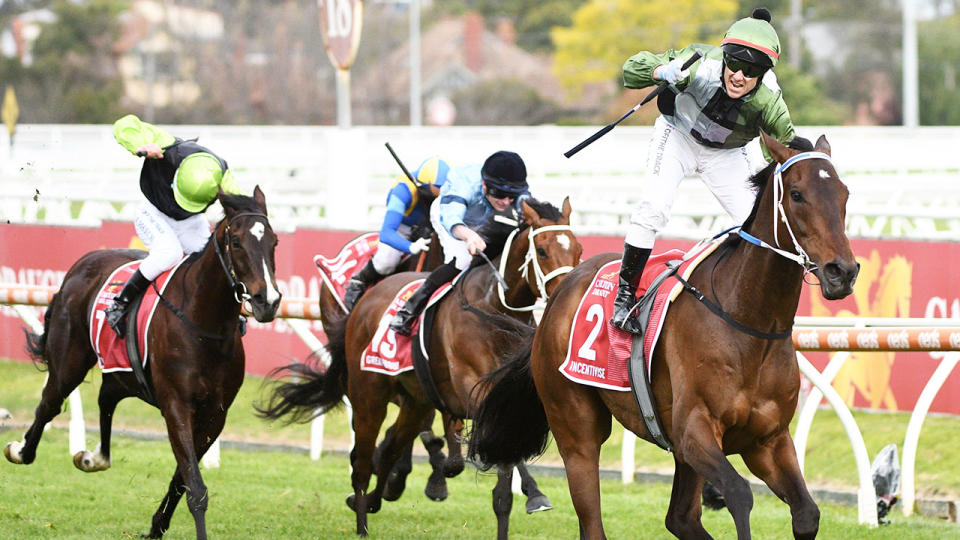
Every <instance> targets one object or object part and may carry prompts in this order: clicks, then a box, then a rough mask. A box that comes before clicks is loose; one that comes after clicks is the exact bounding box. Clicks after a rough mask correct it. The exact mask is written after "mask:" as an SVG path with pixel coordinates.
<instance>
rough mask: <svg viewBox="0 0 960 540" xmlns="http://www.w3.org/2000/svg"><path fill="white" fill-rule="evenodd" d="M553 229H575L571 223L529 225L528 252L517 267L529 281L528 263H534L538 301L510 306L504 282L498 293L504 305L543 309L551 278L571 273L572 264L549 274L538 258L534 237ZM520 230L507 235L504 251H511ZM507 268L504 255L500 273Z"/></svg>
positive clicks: (530, 309)
mask: <svg viewBox="0 0 960 540" xmlns="http://www.w3.org/2000/svg"><path fill="white" fill-rule="evenodd" d="M552 231H571V232H572V231H573V229H572V228H571V227H570V225H546V226H544V227H539V228H537V229H534V228H533V227H529V228H528V229H527V253H526V255H525V256H524V258H523V262H522V263H521V264H520V266H518V267H517V269H518V270H520V275H521V276H522V277H523V279H524V280H527V281H528V282H529V278H528V276H529V266H528V265H531V263H532V266H533V274H534V277H535V278H536V284H537V290H538V292H539V293H540V296H539V300H538V301H536V302H534V303H533V304H531V305H529V306H522V307H513V306H510V305H508V304H507V299H506V297H505V295H504V293H505V288H504V286H503V284H502V283H498V284H497V294H498V295H499V297H500V303H501V304H503V306H504V307H505V308H507V309H509V310H510V311H534V310H536V309H543V308H544V307H545V306H546V305H547V300H548V299H549V296H548V295H547V283H549V282H550V280H552V279H553V278H555V277H558V276H561V275H565V274H568V273H570V271H571V270H573V267H572V266H561V267H560V268H557V269H555V270H553V271H552V272H550V273H549V274H545V273H544V272H543V269H542V268H540V261H539V260H538V259H537V248H536V246H535V245H534V243H533V238H534V237H535V236H536V235H538V234H540V233H545V232H552ZM518 232H519V229H516V230H514V231H513V232H511V233H510V236H508V237H507V241H506V244H505V245H504V248H503V252H504V253H510V246H511V245H512V244H513V239H514V237H516V235H517V233H518ZM506 269H507V257H505V256H502V257H501V258H500V274H501V275H503V274H505V273H506Z"/></svg>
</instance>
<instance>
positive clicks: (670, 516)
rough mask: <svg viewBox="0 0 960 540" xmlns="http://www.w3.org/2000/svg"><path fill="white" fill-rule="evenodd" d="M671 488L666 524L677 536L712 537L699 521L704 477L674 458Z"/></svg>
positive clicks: (701, 512)
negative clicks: (674, 465) (674, 466)
mask: <svg viewBox="0 0 960 540" xmlns="http://www.w3.org/2000/svg"><path fill="white" fill-rule="evenodd" d="M674 463H675V464H676V468H675V470H674V472H673V489H672V490H671V492H670V506H669V508H668V509H667V519H666V526H667V530H669V531H670V532H672V533H673V534H674V536H676V537H677V538H712V537H711V536H710V534H709V533H707V531H706V529H704V528H703V523H702V522H701V521H700V518H701V516H702V515H703V510H702V509H701V507H700V492H701V490H702V489H703V482H704V479H703V477H702V476H700V475H699V474H697V472H696V471H695V470H693V468H691V467H690V466H689V465H687V464H686V463H683V462H681V461H680V460H678V459H676V458H674Z"/></svg>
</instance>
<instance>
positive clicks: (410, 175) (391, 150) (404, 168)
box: [383, 142, 421, 186]
mask: <svg viewBox="0 0 960 540" xmlns="http://www.w3.org/2000/svg"><path fill="white" fill-rule="evenodd" d="M383 145H384V146H386V147H387V150H389V151H390V155H391V156H393V159H395V160H396V161H397V165H399V166H400V168H401V169H402V170H403V174H405V175H407V178H409V179H410V181H411V182H413V185H415V186H419V185H420V184H421V182H420V181H419V180H417V179H416V178H414V177H413V175H412V174H410V171H408V170H407V168H406V167H404V166H403V162H402V161H400V157H399V156H397V153H396V152H394V151H393V148H392V147H391V146H390V143H388V142H385V143H383Z"/></svg>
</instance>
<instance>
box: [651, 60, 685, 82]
mask: <svg viewBox="0 0 960 540" xmlns="http://www.w3.org/2000/svg"><path fill="white" fill-rule="evenodd" d="M684 62H686V60H685V59H683V58H674V59H673V60H671V61H670V63H668V64H663V65H662V66H660V67H658V68H657V78H658V79H660V80H661V81H666V82H668V83H670V84H676V83H677V82H678V81H682V80H683V79H686V78H687V77H688V76H689V75H690V68H687V69H681V68H683V63H684Z"/></svg>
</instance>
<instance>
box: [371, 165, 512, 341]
mask: <svg viewBox="0 0 960 540" xmlns="http://www.w3.org/2000/svg"><path fill="white" fill-rule="evenodd" d="M529 196H530V192H529V190H528V186H527V168H526V166H525V165H524V163H523V159H521V158H520V156H519V155H517V154H516V153H514V152H508V151H505V150H501V151H499V152H494V153H493V154H491V155H490V157H488V158H487V159H486V161H484V163H483V166H480V165H463V166H459V167H454V168H452V169H451V170H450V174H449V175H448V180H447V183H446V184H444V185H443V187H442V188H441V189H440V197H439V199H438V200H437V201H434V203H433V204H432V205H431V206H430V222H431V223H432V224H433V229H434V230H435V231H436V232H437V236H438V237H439V238H440V245H441V246H443V257H444V264H442V265H440V266H438V267H437V268H436V269H435V270H434V271H433V272H431V273H430V275H429V276H427V279H426V280H425V281H424V282H423V285H421V286H420V288H419V289H417V291H416V292H415V293H413V295H412V296H411V297H410V298H409V299H408V300H407V303H406V304H404V306H403V307H402V308H400V311H399V312H397V315H396V316H395V317H394V318H393V320H392V321H391V322H390V329H391V330H393V331H394V332H397V333H398V334H403V335H405V336H409V335H410V332H411V330H412V328H411V327H412V326H413V321H414V320H416V318H417V316H418V315H419V314H420V311H421V310H423V307H424V306H425V305H426V303H427V300H429V299H430V296H431V295H432V294H433V293H434V291H436V290H437V289H438V288H439V287H440V286H441V285H443V284H444V283H446V282H448V281H450V280H452V279H453V278H455V277H456V276H457V274H459V273H460V272H461V271H463V270H466V269H467V267H469V266H470V263H471V261H472V260H473V256H474V255H476V254H477V253H479V252H481V251H484V250H486V249H487V242H486V240H484V238H483V237H482V236H481V235H480V234H479V233H478V232H477V229H480V228H481V227H483V226H484V225H485V224H486V223H487V220H488V219H489V218H490V217H492V216H493V215H494V214H495V213H502V212H505V211H510V212H511V213H514V212H519V210H520V201H522V200H523V199H525V198H527V197H529ZM515 215H516V214H515ZM491 247H495V246H491ZM501 249H502V248H501Z"/></svg>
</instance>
